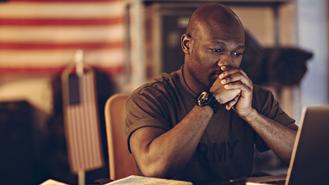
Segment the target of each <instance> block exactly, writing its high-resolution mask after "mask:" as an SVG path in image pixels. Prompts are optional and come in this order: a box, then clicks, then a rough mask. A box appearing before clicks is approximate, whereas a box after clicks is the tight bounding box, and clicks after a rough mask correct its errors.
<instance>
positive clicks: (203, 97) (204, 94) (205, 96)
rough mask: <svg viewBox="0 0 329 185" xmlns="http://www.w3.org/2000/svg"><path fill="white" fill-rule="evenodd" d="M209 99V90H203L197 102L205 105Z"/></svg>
mask: <svg viewBox="0 0 329 185" xmlns="http://www.w3.org/2000/svg"><path fill="white" fill-rule="evenodd" d="M208 99H209V94H208V92H206V91H203V92H202V93H201V94H200V95H199V97H198V101H197V103H198V105H199V106H203V105H205V104H206V103H207V102H208Z"/></svg>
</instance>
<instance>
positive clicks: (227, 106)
mask: <svg viewBox="0 0 329 185" xmlns="http://www.w3.org/2000/svg"><path fill="white" fill-rule="evenodd" d="M239 98H240V95H238V96H236V97H235V98H234V99H233V100H232V101H230V102H228V103H227V104H226V106H225V108H226V110H231V109H232V107H234V105H235V104H236V103H237V102H238V100H239Z"/></svg>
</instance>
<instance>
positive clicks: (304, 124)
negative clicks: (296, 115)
mask: <svg viewBox="0 0 329 185" xmlns="http://www.w3.org/2000/svg"><path fill="white" fill-rule="evenodd" d="M287 178H288V179H287V181H286V185H312V184H314V185H329V105H326V106H316V107H307V108H306V109H305V110H304V112H303V116H302V121H301V125H300V129H299V130H298V133H297V137H296V142H295V146H294V150H293V153H292V156H291V161H290V166H289V170H288V175H287Z"/></svg>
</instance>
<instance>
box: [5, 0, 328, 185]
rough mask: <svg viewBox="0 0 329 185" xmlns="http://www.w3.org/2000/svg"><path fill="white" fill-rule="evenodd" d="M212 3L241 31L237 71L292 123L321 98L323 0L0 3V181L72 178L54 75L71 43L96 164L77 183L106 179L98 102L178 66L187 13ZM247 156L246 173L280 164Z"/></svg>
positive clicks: (324, 100)
mask: <svg viewBox="0 0 329 185" xmlns="http://www.w3.org/2000/svg"><path fill="white" fill-rule="evenodd" d="M214 2H219V3H222V4H224V5H227V6H229V7H231V8H232V9H233V10H234V11H235V12H236V14H237V15H238V16H239V17H240V19H241V20H242V22H243V24H244V26H245V28H246V35H247V39H246V45H247V49H246V54H245V56H244V58H243V64H242V68H244V69H245V70H246V72H247V73H248V75H249V76H250V77H251V78H252V80H253V81H254V83H255V84H259V85H261V86H264V87H266V88H268V89H270V90H271V91H272V92H273V93H274V94H275V96H276V97H277V99H278V100H279V101H280V103H281V105H282V107H283V109H284V110H285V111H286V112H287V113H288V114H289V115H290V116H291V117H293V118H295V119H296V120H297V122H298V121H299V119H300V115H301V111H302V109H303V107H305V106H308V105H319V104H328V102H329V62H328V59H329V58H328V57H329V55H328V52H329V50H328V43H329V38H328V33H329V11H328V10H329V3H328V1H327V0H317V1H314V0H217V1H215V0H203V1H202V0H177V1H174V0H7V1H6V0H1V1H0V143H1V144H0V147H1V148H0V150H1V152H0V164H1V165H0V177H1V179H2V180H3V181H2V182H4V184H38V183H40V182H42V181H44V180H46V179H50V178H52V179H56V180H59V181H63V182H67V183H71V184H75V183H76V175H75V174H74V173H72V172H71V170H70V167H69V163H68V157H67V144H66V139H65V131H64V118H63V117H64V116H63V115H64V114H63V103H62V102H63V95H62V94H63V89H62V81H63V79H62V78H61V75H62V74H63V72H64V70H65V69H66V68H68V67H69V66H70V65H74V63H75V54H76V51H77V50H82V51H83V53H84V55H83V56H84V57H83V62H84V64H85V66H88V67H89V68H91V69H92V70H93V71H94V73H95V82H96V83H95V92H96V95H97V97H96V103H97V108H98V114H99V115H98V118H99V128H100V137H101V139H102V146H101V148H102V152H103V157H104V161H105V162H104V165H103V167H102V168H98V169H95V170H91V171H89V172H88V173H87V176H86V177H87V182H88V183H95V182H96V180H97V179H101V178H108V174H109V172H108V162H107V161H108V159H107V147H106V145H107V143H106V134H105V123H104V105H105V101H106V99H107V98H108V97H109V96H111V95H112V94H114V93H117V92H130V91H132V90H133V89H134V88H136V87H138V86H139V85H141V84H143V83H145V82H146V81H148V80H150V79H152V78H154V77H155V76H157V75H159V74H161V73H163V72H171V71H174V70H177V69H179V67H180V66H181V65H182V64H183V54H182V52H181V49H180V36H181V34H182V33H184V31H185V28H186V26H187V22H188V18H189V16H190V15H191V13H192V12H193V10H195V8H197V7H198V6H200V5H202V4H204V3H214ZM256 155H257V160H256V161H255V174H257V173H258V174H260V173H279V172H282V171H284V170H285V169H286V166H284V165H282V164H281V162H280V161H279V160H278V159H276V158H275V157H274V155H273V154H271V153H267V154H256ZM264 166H265V167H264Z"/></svg>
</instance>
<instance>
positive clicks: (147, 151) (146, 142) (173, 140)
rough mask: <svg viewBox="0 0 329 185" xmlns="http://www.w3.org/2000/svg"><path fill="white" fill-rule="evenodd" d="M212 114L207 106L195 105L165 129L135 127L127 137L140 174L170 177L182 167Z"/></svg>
mask: <svg viewBox="0 0 329 185" xmlns="http://www.w3.org/2000/svg"><path fill="white" fill-rule="evenodd" d="M212 115H213V111H212V109H211V108H210V107H209V106H205V107H198V106H195V107H194V108H193V109H192V110H191V112H189V113H188V114H187V115H186V116H185V117H184V118H183V119H182V120H181V121H180V122H179V123H178V124H177V125H176V126H175V127H174V128H172V129H171V130H169V131H167V132H165V131H164V130H162V129H159V128H154V127H144V128H140V129H138V130H136V131H135V132H134V133H133V134H132V136H131V138H130V145H131V150H132V153H133V155H134V157H135V159H136V161H137V164H138V166H139V168H140V170H141V171H142V173H143V174H144V175H145V176H153V177H170V176H172V175H174V174H176V172H177V171H179V170H181V169H182V168H183V167H185V165H186V163H187V162H188V161H189V160H190V159H191V157H192V155H193V153H194V152H195V150H196V148H197V146H198V144H199V141H200V139H201V136H202V135H203V132H204V130H205V129H206V127H207V125H208V122H209V120H210V118H211V116H212Z"/></svg>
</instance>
